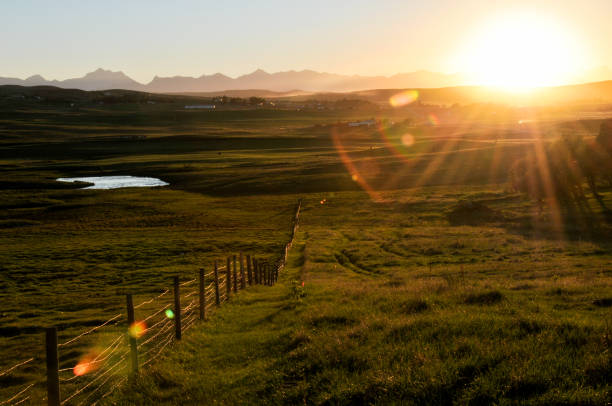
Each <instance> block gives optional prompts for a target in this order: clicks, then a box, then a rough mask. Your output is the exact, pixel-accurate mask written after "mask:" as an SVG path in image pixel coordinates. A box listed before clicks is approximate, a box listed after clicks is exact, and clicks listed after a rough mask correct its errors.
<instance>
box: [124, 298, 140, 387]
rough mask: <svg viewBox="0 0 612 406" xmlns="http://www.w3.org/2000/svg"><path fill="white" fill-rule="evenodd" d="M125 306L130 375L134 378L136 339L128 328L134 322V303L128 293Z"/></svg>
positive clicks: (135, 371) (136, 354) (136, 358)
mask: <svg viewBox="0 0 612 406" xmlns="http://www.w3.org/2000/svg"><path fill="white" fill-rule="evenodd" d="M125 298H126V304H127V322H128V339H129V341H130V365H131V369H130V375H131V377H132V378H133V377H135V376H136V375H138V346H137V345H136V337H133V335H132V334H130V328H132V326H133V325H134V322H135V321H136V320H135V318H134V301H133V300H132V294H131V293H128V294H127V295H125Z"/></svg>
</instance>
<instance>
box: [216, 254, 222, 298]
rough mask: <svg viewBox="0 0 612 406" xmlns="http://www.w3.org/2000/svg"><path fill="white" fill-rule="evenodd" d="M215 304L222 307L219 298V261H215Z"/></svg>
mask: <svg viewBox="0 0 612 406" xmlns="http://www.w3.org/2000/svg"><path fill="white" fill-rule="evenodd" d="M215 304H216V305H217V306H219V305H221V299H220V298H219V268H218V267H217V260H215Z"/></svg>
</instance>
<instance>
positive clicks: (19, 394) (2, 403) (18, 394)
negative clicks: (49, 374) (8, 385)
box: [0, 382, 36, 405]
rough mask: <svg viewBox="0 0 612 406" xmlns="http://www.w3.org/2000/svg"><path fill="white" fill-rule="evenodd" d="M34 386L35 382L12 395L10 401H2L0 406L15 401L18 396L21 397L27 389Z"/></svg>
mask: <svg viewBox="0 0 612 406" xmlns="http://www.w3.org/2000/svg"><path fill="white" fill-rule="evenodd" d="M34 385H36V382H34V383H31V384H29V385H28V386H26V387H25V389H23V390H21V391H19V392H18V393H17V394H15V395H13V397H11V398H10V399H7V400H4V401H2V402H0V405H7V404H9V403H10V402H12V401H13V400H15V399H17V398H18V397H19V396H21V395H23V394H24V393H25V392H26V391H27V390H28V389H30V388H31V387H32V386H34Z"/></svg>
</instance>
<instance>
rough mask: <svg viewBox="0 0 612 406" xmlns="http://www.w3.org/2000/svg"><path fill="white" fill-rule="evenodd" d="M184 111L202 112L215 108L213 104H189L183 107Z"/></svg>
mask: <svg viewBox="0 0 612 406" xmlns="http://www.w3.org/2000/svg"><path fill="white" fill-rule="evenodd" d="M185 108H186V109H204V110H214V109H215V108H216V106H215V105H214V104H190V105H187V106H185Z"/></svg>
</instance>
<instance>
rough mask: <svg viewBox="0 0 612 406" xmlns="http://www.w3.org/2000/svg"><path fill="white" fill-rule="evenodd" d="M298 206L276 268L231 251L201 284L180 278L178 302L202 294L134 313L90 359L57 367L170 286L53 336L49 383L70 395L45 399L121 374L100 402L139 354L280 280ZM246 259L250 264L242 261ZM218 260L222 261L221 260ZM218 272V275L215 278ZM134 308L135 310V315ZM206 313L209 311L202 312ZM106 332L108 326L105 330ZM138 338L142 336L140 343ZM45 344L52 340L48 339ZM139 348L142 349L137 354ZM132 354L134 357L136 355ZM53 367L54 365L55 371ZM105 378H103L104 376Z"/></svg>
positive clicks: (85, 396) (94, 388)
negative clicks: (66, 352) (236, 297)
mask: <svg viewBox="0 0 612 406" xmlns="http://www.w3.org/2000/svg"><path fill="white" fill-rule="evenodd" d="M300 209H301V201H299V202H298V204H297V206H296V211H295V216H294V218H293V224H292V229H291V237H290V240H289V242H288V243H287V244H285V246H284V248H283V252H282V255H281V257H280V258H279V260H278V261H277V262H276V264H275V265H274V266H273V267H270V263H268V262H266V261H264V260H262V259H261V258H257V259H256V258H255V257H252V256H251V255H246V256H244V255H243V254H242V253H240V254H239V255H238V256H237V255H231V256H228V257H227V261H226V264H225V265H223V266H221V265H220V264H216V265H215V267H216V271H210V272H208V273H204V274H202V273H201V274H200V275H203V277H204V281H206V282H208V283H207V284H206V283H204V281H202V282H201V283H200V286H199V288H198V287H196V288H195V289H190V290H188V291H186V292H181V289H180V288H184V287H187V286H189V285H191V284H193V283H194V282H196V281H197V280H198V279H197V278H194V279H189V280H187V281H183V282H181V283H179V282H178V279H176V282H175V293H174V294H175V303H177V302H179V301H180V300H184V301H185V303H187V302H188V301H189V298H191V297H193V296H195V295H198V293H199V298H198V297H195V298H194V299H193V300H191V301H189V303H188V304H187V305H183V306H180V307H177V306H173V304H172V301H169V302H168V303H161V302H160V303H158V304H157V306H155V308H154V309H153V312H152V313H150V314H149V315H147V316H146V317H143V318H133V320H135V321H134V323H132V324H131V325H128V326H127V327H128V329H127V331H128V334H127V335H126V332H125V330H123V328H121V330H122V331H121V332H120V334H119V335H118V336H114V337H113V338H112V339H111V341H110V344H108V345H106V347H105V348H103V349H101V350H98V351H97V352H96V353H95V354H94V355H92V356H91V357H90V358H86V359H84V360H83V359H82V360H81V361H79V363H78V364H76V365H75V366H73V367H72V366H71V367H63V368H59V357H58V356H57V354H58V349H59V348H63V347H66V346H68V345H70V344H74V343H76V342H78V341H79V340H80V339H82V338H83V337H85V336H88V335H90V334H92V333H94V332H97V331H98V330H100V329H102V328H103V327H106V328H113V331H115V332H117V329H116V327H118V326H119V324H120V322H123V321H124V318H125V319H126V320H129V319H130V317H133V314H134V310H136V309H141V308H143V307H145V306H147V305H151V304H153V303H154V302H156V301H157V300H158V299H161V298H162V297H164V296H165V295H167V294H168V293H170V292H171V289H164V291H163V292H162V293H160V294H158V295H157V296H154V297H152V298H150V299H147V300H144V301H142V302H141V303H139V304H138V305H136V306H134V305H133V304H132V301H131V298H128V317H127V318H126V317H125V314H124V313H119V314H116V315H114V316H112V317H111V318H109V319H108V320H106V321H105V322H103V323H101V324H99V325H97V326H94V327H92V328H90V329H89V330H86V331H84V332H83V333H81V334H78V335H77V336H75V337H72V338H70V339H68V340H66V341H64V342H62V343H57V340H55V341H54V342H53V345H55V347H54V349H55V350H54V351H55V356H54V357H55V358H56V359H55V364H53V360H51V364H50V363H49V360H47V361H48V362H47V369H48V370H47V383H48V388H52V387H53V386H54V385H56V387H57V388H59V387H60V382H62V383H63V384H64V385H68V387H69V389H70V390H69V392H70V395H68V396H67V397H65V398H64V399H63V400H61V401H60V399H59V397H58V396H55V395H56V393H53V394H51V392H49V393H48V394H47V397H46V398H45V399H48V400H49V404H50V405H52V406H59V405H65V404H68V403H69V402H70V404H72V401H73V400H74V401H78V399H81V400H80V402H79V404H84V403H86V402H87V401H89V400H90V399H91V398H92V396H94V395H95V394H96V393H98V392H99V391H100V390H101V389H102V388H103V387H104V386H105V385H106V384H107V383H109V381H111V380H112V378H117V377H118V376H121V378H120V379H118V380H117V381H115V382H113V381H111V382H112V383H111V385H110V388H109V389H108V390H107V391H106V392H104V393H103V394H102V395H100V397H99V398H98V399H96V401H95V402H94V403H93V404H97V403H98V402H99V401H100V400H101V399H104V398H106V397H107V396H109V395H110V394H111V393H112V392H113V391H114V390H115V389H116V388H118V387H119V386H120V385H122V384H123V383H124V382H126V381H127V377H125V376H122V374H123V371H124V370H128V371H129V368H128V366H129V365H132V366H133V367H136V370H134V368H132V374H134V373H137V366H138V360H139V359H141V360H142V363H141V365H140V366H141V367H144V366H146V365H148V364H150V363H151V362H152V361H153V360H155V359H156V358H158V357H159V356H160V355H161V354H162V352H163V350H164V349H165V348H166V347H167V346H168V345H169V344H170V343H172V342H174V341H177V340H179V339H180V333H181V332H183V331H186V330H188V329H189V328H191V327H192V326H194V325H195V324H196V323H197V321H198V320H199V319H206V318H207V317H208V314H209V312H210V311H212V310H213V309H214V308H216V307H218V305H220V304H221V303H223V302H226V301H228V300H229V299H230V298H231V296H232V294H236V293H237V292H238V291H240V290H243V289H246V288H247V287H249V286H252V285H258V284H259V285H266V286H271V285H273V284H274V283H275V282H276V281H277V280H278V274H279V272H280V271H282V270H283V269H284V267H285V265H286V262H287V257H288V254H289V249H290V248H291V245H292V243H293V240H294V238H295V234H296V231H297V228H298V221H299V214H300ZM245 260H246V267H245V266H244V261H245ZM219 262H220V263H222V261H219ZM237 263H238V264H237ZM232 268H233V269H232ZM245 271H246V272H245ZM215 276H216V280H215V279H214V278H215ZM211 279H212V281H211ZM183 290H184V289H183ZM128 296H130V295H128ZM217 298H218V300H219V304H218V305H216V304H215V301H216V300H217ZM159 305H161V306H159ZM158 306H159V307H158ZM198 308H199V309H200V312H199V314H200V317H198V311H197V309H198ZM130 309H131V310H130ZM130 311H131V312H132V313H131V314H130ZM202 315H206V316H205V317H202ZM181 316H182V318H183V323H182V324H181V323H180V319H181ZM146 323H150V324H151V326H150V327H147V325H146ZM128 324H129V323H128ZM173 325H174V326H175V327H176V330H177V331H176V335H175V334H174V331H173V328H172V327H173ZM104 331H106V329H105V330H104ZM53 334H55V333H53ZM47 337H48V335H47ZM126 338H129V340H126ZM139 339H142V340H141V341H140V342H138V340H139ZM126 341H127V342H134V343H137V344H133V345H134V347H133V348H132V353H130V347H129V346H127V345H125V346H124V344H125V342H126ZM47 344H48V345H49V343H47ZM49 350H50V349H49V347H48V348H47V354H48V356H49V354H52V355H53V348H51V352H49ZM140 350H143V351H142V352H141V353H140V354H138V352H140ZM73 352H74V351H73ZM134 357H136V358H135V359H134ZM34 360H35V358H33V357H32V358H29V359H27V360H25V361H22V362H19V363H17V364H15V365H13V366H11V367H9V368H7V369H5V370H4V371H1V372H0V377H2V376H5V375H8V374H11V373H14V372H15V371H16V370H17V369H19V368H21V367H23V366H25V365H28V364H30V363H32V362H33V361H34ZM49 365H55V366H54V367H51V370H49V368H50V367H49ZM64 365H65V364H64ZM53 368H55V369H54V370H53ZM69 371H72V372H73V373H74V376H72V377H69V378H68V377H64V378H60V376H59V374H65V373H66V372H69ZM102 378H105V379H103V380H102V381H100V380H101V379H102ZM50 380H51V381H50ZM53 380H55V382H52V381H53ZM81 380H84V381H85V382H86V383H85V382H83V383H82V386H81V385H78V386H77V387H75V384H72V382H73V381H75V382H80V381H81ZM36 384H37V382H33V383H30V384H29V385H27V386H26V387H24V388H23V389H21V390H20V391H19V392H17V393H16V394H14V395H13V396H11V397H10V398H9V399H6V400H3V401H0V405H2V406H4V405H9V404H10V405H18V404H21V403H24V402H26V401H28V400H30V399H32V396H33V393H32V392H31V390H32V388H33V387H34V386H35V385H36ZM88 389H89V390H88ZM49 390H51V389H49ZM28 391H30V392H28ZM52 395H53V396H52ZM55 398H57V399H55ZM43 400H44V399H43ZM91 400H93V399H91Z"/></svg>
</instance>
